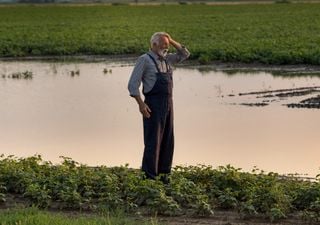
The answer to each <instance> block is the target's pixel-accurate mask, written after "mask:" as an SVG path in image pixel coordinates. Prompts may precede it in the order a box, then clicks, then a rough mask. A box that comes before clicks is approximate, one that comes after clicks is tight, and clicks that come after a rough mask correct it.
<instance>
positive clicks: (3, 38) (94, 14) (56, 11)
mask: <svg viewBox="0 0 320 225" xmlns="http://www.w3.org/2000/svg"><path fill="white" fill-rule="evenodd" d="M277 2H287V0H280V1H277ZM319 6H320V5H319V4H270V5H259V4H251V5H250V4H246V5H214V6H212V5H203V4H197V5H159V6H150V5H149V6H132V5H122V6H106V5H93V6H92V5H91V6H84V5H82V6H71V5H47V6H41V7H39V6H30V5H29V6H26V5H20V6H16V5H10V6H4V7H1V8H0V34H1V35H0V56H2V57H7V56H39V55H57V56H59V55H75V54H105V55H117V54H141V53H143V52H145V51H147V50H148V48H149V39H150V36H151V35H152V34H153V33H154V32H155V31H163V30H164V31H167V32H169V33H170V34H171V35H172V37H174V38H175V39H177V40H178V41H180V42H181V43H183V44H185V45H186V46H188V48H189V50H190V51H191V58H192V59H196V60H198V61H199V62H201V63H210V62H211V61H213V60H220V61H228V62H246V63H247V62H260V63H265V64H297V63H304V64H319V63H320V37H319V35H318V34H319V32H320V30H319V29H320V24H319V23H320V14H319V13H318V12H319ZM186 15H188V16H186Z"/></svg>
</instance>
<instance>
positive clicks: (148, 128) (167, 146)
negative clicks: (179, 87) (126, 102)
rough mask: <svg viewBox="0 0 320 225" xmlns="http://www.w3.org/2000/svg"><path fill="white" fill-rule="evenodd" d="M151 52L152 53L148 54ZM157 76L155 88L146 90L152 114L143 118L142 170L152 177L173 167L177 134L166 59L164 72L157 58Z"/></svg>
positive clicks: (147, 102)
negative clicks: (175, 134)
mask: <svg viewBox="0 0 320 225" xmlns="http://www.w3.org/2000/svg"><path fill="white" fill-rule="evenodd" d="M148 55H149V54H148ZM149 57H150V58H151V59H152V61H153V62H154V64H155V66H156V68H157V71H158V72H157V80H156V82H155V84H154V86H153V88H152V89H151V91H149V92H147V93H144V96H145V103H146V104H147V105H148V106H149V108H150V109H151V113H150V115H151V116H150V118H145V117H144V118H143V131H144V146H145V148H144V154H143V160H142V170H143V171H144V172H145V174H146V176H147V177H148V178H152V179H154V178H155V177H156V176H157V175H159V174H168V173H170V171H171V165H172V158H173V148H174V135H173V104H172V87H173V82H172V70H171V69H169V66H168V64H167V62H166V61H165V63H166V68H167V72H165V73H164V72H161V71H160V69H159V67H158V65H157V63H156V61H155V59H154V58H153V57H152V56H151V55H149Z"/></svg>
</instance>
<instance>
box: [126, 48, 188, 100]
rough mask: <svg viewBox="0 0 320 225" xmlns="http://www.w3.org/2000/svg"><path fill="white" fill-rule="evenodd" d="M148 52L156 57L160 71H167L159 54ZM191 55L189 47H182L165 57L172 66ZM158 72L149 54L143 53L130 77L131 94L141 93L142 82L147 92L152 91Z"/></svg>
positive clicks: (129, 87)
mask: <svg viewBox="0 0 320 225" xmlns="http://www.w3.org/2000/svg"><path fill="white" fill-rule="evenodd" d="M148 54H150V55H151V56H152V57H153V58H154V59H155V61H156V63H157V65H158V68H159V69H160V72H167V67H166V63H165V61H164V60H163V59H160V58H159V56H158V55H157V54H155V53H154V52H153V51H149V52H148ZM189 56H190V52H189V51H188V49H186V48H185V47H182V48H181V49H178V50H177V52H176V53H170V54H168V55H167V56H166V57H165V59H166V61H167V63H168V66H169V68H171V66H172V65H174V64H176V63H179V62H182V61H184V60H186V59H187V58H188V57H189ZM157 72H158V71H157V68H156V66H155V65H154V62H153V61H152V59H151V58H150V57H149V56H148V55H147V53H146V54H143V55H141V56H140V57H139V58H138V60H137V62H136V64H135V66H134V69H133V71H132V73H131V77H130V79H129V83H128V90H129V93H130V96H139V95H140V91H139V88H140V85H141V82H142V84H143V90H144V92H145V93H147V92H149V91H151V89H152V88H153V86H154V84H155V83H156V80H157V75H156V73H157Z"/></svg>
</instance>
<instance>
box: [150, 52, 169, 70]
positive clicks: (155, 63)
mask: <svg viewBox="0 0 320 225" xmlns="http://www.w3.org/2000/svg"><path fill="white" fill-rule="evenodd" d="M147 55H148V56H149V57H150V58H151V59H152V61H153V62H154V65H155V66H156V68H157V70H158V73H161V71H160V69H159V67H158V64H157V62H156V60H155V59H154V58H153V57H152V56H151V55H150V54H149V53H147ZM164 62H165V63H166V68H167V72H169V66H168V63H167V60H166V59H164Z"/></svg>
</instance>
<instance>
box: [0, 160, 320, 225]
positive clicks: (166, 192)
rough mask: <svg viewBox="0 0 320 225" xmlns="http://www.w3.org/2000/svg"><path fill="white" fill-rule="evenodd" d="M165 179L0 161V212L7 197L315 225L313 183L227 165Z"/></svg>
mask: <svg viewBox="0 0 320 225" xmlns="http://www.w3.org/2000/svg"><path fill="white" fill-rule="evenodd" d="M170 180H171V182H170V183H169V184H163V183H162V182H161V181H160V180H150V179H144V177H143V174H142V173H141V172H140V171H139V170H136V169H131V168H128V167H127V166H121V167H110V168H109V167H105V166H99V167H89V166H86V165H82V164H79V163H77V162H75V161H73V160H72V159H70V158H66V157H63V162H62V163H61V164H57V165H54V164H52V163H51V162H48V161H43V160H42V159H41V157H40V156H34V157H28V158H15V157H13V156H9V157H4V156H2V157H1V160H0V200H1V203H0V205H3V206H4V207H5V206H6V205H9V204H10V199H11V201H12V199H13V197H12V196H14V199H20V201H21V199H23V201H24V203H25V204H26V205H33V206H36V207H40V208H50V209H72V210H89V211H111V212H112V211H119V210H120V211H124V212H126V213H138V214H147V215H155V214H161V215H196V216H210V215H212V214H213V212H214V211H215V210H220V209H223V210H236V211H238V212H239V215H241V216H243V217H252V216H262V217H266V218H269V219H270V220H272V221H274V220H278V219H281V218H286V217H287V216H288V215H290V213H299V214H301V215H303V216H305V218H307V219H310V220H313V221H316V222H318V221H320V184H319V182H318V180H317V181H314V182H311V181H302V180H300V179H298V178H297V177H295V176H292V177H285V178H284V177H282V176H280V175H278V174H276V173H268V174H265V173H264V172H263V171H259V170H256V171H252V172H251V173H248V172H242V171H241V170H240V169H236V168H233V167H232V166H225V167H219V168H216V169H214V168H212V167H210V166H189V167H180V166H177V167H175V168H174V170H173V172H172V174H171V176H170ZM11 204H12V203H11Z"/></svg>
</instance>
